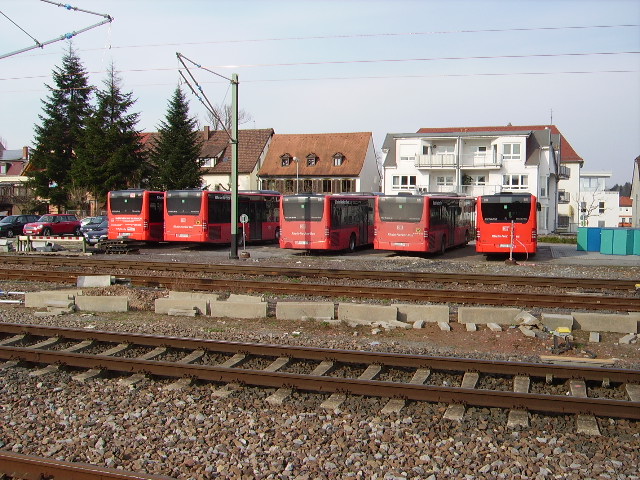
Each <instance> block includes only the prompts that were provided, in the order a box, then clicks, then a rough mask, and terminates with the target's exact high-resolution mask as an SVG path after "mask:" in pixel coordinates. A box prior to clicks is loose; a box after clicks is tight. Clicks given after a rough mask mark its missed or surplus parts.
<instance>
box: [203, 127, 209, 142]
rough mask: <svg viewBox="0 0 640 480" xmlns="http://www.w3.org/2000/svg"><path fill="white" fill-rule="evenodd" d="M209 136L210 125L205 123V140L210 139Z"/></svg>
mask: <svg viewBox="0 0 640 480" xmlns="http://www.w3.org/2000/svg"><path fill="white" fill-rule="evenodd" d="M209 137H210V133H209V125H205V126H204V139H205V140H209Z"/></svg>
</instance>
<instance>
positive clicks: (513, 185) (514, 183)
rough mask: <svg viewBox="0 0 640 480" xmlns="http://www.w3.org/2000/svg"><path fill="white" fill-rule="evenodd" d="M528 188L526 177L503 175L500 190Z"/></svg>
mask: <svg viewBox="0 0 640 480" xmlns="http://www.w3.org/2000/svg"><path fill="white" fill-rule="evenodd" d="M528 187H529V176H528V175H503V176H502V188H504V189H505V190H526V189H527V188H528Z"/></svg>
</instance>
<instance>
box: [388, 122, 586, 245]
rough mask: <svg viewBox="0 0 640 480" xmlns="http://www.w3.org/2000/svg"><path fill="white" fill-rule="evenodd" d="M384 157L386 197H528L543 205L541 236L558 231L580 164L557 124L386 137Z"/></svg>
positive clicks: (433, 130) (428, 130)
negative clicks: (564, 183) (569, 181)
mask: <svg viewBox="0 0 640 480" xmlns="http://www.w3.org/2000/svg"><path fill="white" fill-rule="evenodd" d="M382 154H383V168H384V176H383V178H384V180H383V192H384V193H385V194H398V193H401V192H412V193H428V192H437V193H443V192H455V193H458V194H465V195H471V196H478V195H487V194H494V193H500V192H507V191H508V192H528V193H531V194H533V195H535V196H536V197H537V198H538V201H539V203H540V205H541V210H540V213H539V214H538V232H539V233H541V234H544V233H550V232H553V231H556V230H557V227H558V182H559V180H560V179H563V178H568V177H569V175H570V170H569V168H568V167H567V164H569V163H572V162H576V163H581V162H582V158H580V157H579V156H578V155H577V154H576V153H575V151H574V150H573V148H572V147H571V145H570V144H569V143H568V142H567V141H566V140H565V139H564V137H563V136H562V134H561V133H560V132H559V130H558V129H557V127H556V126H555V125H550V126H549V125H546V126H545V125H536V126H513V125H507V126H504V127H495V126H492V127H463V128H422V129H420V130H418V132H417V133H400V134H388V135H387V137H386V139H385V142H384V145H383V148H382Z"/></svg>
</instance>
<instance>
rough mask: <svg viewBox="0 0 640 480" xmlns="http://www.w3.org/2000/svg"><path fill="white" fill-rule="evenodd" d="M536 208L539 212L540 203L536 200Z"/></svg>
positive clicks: (540, 209) (540, 208)
mask: <svg viewBox="0 0 640 480" xmlns="http://www.w3.org/2000/svg"><path fill="white" fill-rule="evenodd" d="M536 208H537V209H538V211H539V212H541V211H542V205H540V202H536Z"/></svg>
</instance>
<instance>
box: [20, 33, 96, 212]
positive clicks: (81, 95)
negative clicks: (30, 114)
mask: <svg viewBox="0 0 640 480" xmlns="http://www.w3.org/2000/svg"><path fill="white" fill-rule="evenodd" d="M52 75H53V82H54V85H55V86H54V87H50V86H49V85H46V87H47V89H48V90H49V92H50V93H49V97H48V98H47V99H46V100H43V101H42V103H43V104H44V106H43V113H42V114H41V115H38V118H39V119H40V121H41V122H42V123H41V124H40V125H35V126H34V129H35V140H34V143H35V147H34V149H33V150H32V152H31V160H30V162H31V166H32V169H31V171H30V172H29V173H28V175H29V176H30V179H29V182H28V186H30V187H31V188H33V189H34V192H35V194H36V195H37V196H39V197H41V198H43V199H48V200H49V202H50V203H51V204H53V205H56V206H57V207H58V208H60V209H62V208H64V207H67V206H68V205H69V189H70V188H71V187H72V185H71V184H72V179H71V167H72V165H73V159H74V156H75V153H76V150H77V149H78V147H79V145H80V143H81V141H82V138H83V135H84V126H85V122H86V119H87V117H88V116H89V115H90V114H91V105H90V98H91V90H92V87H91V86H90V85H89V81H88V77H87V73H86V71H85V69H84V67H83V66H82V64H81V63H80V58H79V57H78V56H77V54H76V52H75V51H74V50H73V46H72V45H71V43H70V44H69V51H68V53H66V54H65V56H64V57H63V58H62V67H56V68H55V69H54V71H53V74H52Z"/></svg>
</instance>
